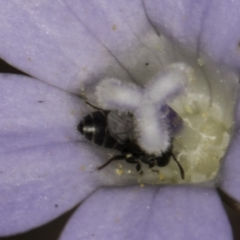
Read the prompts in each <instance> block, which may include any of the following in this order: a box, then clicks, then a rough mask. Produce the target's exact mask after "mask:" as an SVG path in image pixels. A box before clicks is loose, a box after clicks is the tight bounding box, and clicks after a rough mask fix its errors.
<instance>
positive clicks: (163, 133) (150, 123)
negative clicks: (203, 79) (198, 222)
mask: <svg viewBox="0 0 240 240" xmlns="http://www.w3.org/2000/svg"><path fill="white" fill-rule="evenodd" d="M191 75H192V70H191V68H190V67H189V66H187V65H186V64H183V63H176V64H172V65H170V66H169V67H167V68H166V69H165V70H164V71H163V72H161V73H160V74H158V75H156V76H155V77H154V78H153V79H152V80H151V81H150V82H149V83H148V84H147V85H146V86H145V88H144V89H143V88H140V87H138V86H137V85H134V84H129V83H123V82H121V81H120V80H118V79H114V78H109V79H104V80H103V81H102V82H101V83H100V84H99V85H98V86H97V88H96V97H97V101H98V104H99V105H100V106H101V107H102V108H103V109H106V110H120V111H130V112H132V113H133V114H134V117H135V122H136V126H135V131H136V133H137V141H138V144H139V146H140V147H141V148H142V149H143V150H144V151H145V152H146V153H148V154H154V155H157V156H159V155H161V154H162V152H164V151H166V150H167V149H168V147H169V146H170V140H171V136H170V133H169V126H168V124H167V122H168V121H167V119H165V116H161V112H160V109H161V107H162V106H163V105H165V104H166V102H167V101H169V100H172V99H173V98H175V97H176V96H177V95H179V94H180V93H181V92H182V91H183V90H184V89H185V87H186V85H187V83H188V81H190V79H191Z"/></svg>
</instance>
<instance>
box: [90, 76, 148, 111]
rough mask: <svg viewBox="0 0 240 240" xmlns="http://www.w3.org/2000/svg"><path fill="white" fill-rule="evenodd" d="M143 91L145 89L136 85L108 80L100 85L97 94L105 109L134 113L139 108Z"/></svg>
mask: <svg viewBox="0 0 240 240" xmlns="http://www.w3.org/2000/svg"><path fill="white" fill-rule="evenodd" d="M142 91H143V89H141V88H140V87H139V86H137V85H135V84H132V83H124V82H122V81H120V80H118V79H115V78H107V79H104V80H103V81H101V82H100V83H99V84H98V86H97V88H96V93H95V94H96V97H97V102H98V104H99V105H100V106H101V107H102V108H103V109H106V110H121V111H133V110H134V109H136V108H137V107H138V106H139V103H140V101H141V98H142Z"/></svg>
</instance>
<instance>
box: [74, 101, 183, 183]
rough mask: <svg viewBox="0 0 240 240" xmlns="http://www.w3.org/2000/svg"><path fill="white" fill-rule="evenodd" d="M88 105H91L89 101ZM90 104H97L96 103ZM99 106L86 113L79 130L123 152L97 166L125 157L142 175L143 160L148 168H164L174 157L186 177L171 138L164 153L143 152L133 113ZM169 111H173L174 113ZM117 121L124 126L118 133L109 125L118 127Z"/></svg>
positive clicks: (103, 144)
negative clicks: (133, 129)
mask: <svg viewBox="0 0 240 240" xmlns="http://www.w3.org/2000/svg"><path fill="white" fill-rule="evenodd" d="M87 103H88V102H87ZM88 104H89V105H91V104H90V103H88ZM91 106H92V107H94V106H93V105H91ZM94 108H96V107H94ZM96 109H98V111H94V112H92V113H90V114H88V115H86V116H85V117H84V118H83V119H82V120H81V121H80V123H79V124H78V126H77V129H78V131H79V132H80V133H81V134H82V135H84V136H85V138H86V139H88V140H89V141H91V142H93V143H94V144H96V145H99V146H101V147H104V148H112V149H116V150H118V151H120V154H119V155H114V156H112V157H111V158H110V159H109V160H108V161H107V162H106V163H104V164H103V165H102V166H100V167H98V169H99V170H100V169H103V168H104V167H106V166H107V165H108V164H109V163H111V162H113V161H116V160H125V161H126V162H128V163H131V164H136V170H137V172H139V173H140V174H142V173H143V172H142V165H141V164H142V163H144V164H147V165H148V166H149V168H152V167H154V166H158V167H164V166H166V165H168V163H169V161H170V159H171V158H172V159H173V160H174V161H175V162H176V163H177V165H178V167H179V170H180V174H181V178H182V179H184V170H183V168H182V166H181V165H180V163H179V162H178V161H177V159H176V157H175V156H174V154H173V144H172V140H171V145H170V147H169V148H168V149H167V151H165V152H163V153H162V155H161V156H154V155H150V154H148V153H146V152H145V151H143V150H142V149H141V147H140V146H139V145H138V144H137V143H136V141H135V140H134V133H133V132H132V129H130V128H132V126H133V116H132V115H131V114H130V113H124V114H122V115H120V116H119V115H118V114H117V112H116V111H106V110H102V109H99V108H96ZM172 111H173V110H172ZM169 112H170V113H171V114H173V112H171V111H169ZM175 118H176V115H175ZM175 121H176V119H175ZM113 123H115V124H113ZM116 123H118V125H120V127H116V128H118V129H119V128H120V129H122V130H123V132H118V133H117V132H116V130H115V132H114V131H113V130H111V127H110V126H111V125H112V124H113V125H114V126H116ZM124 128H125V130H124Z"/></svg>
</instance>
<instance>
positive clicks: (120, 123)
mask: <svg viewBox="0 0 240 240" xmlns="http://www.w3.org/2000/svg"><path fill="white" fill-rule="evenodd" d="M108 130H109V132H110V134H111V135H112V136H113V137H114V138H115V139H116V140H117V141H118V142H119V143H124V141H126V139H133V138H134V125H133V117H132V115H131V114H130V113H127V112H121V113H120V112H118V111H111V112H110V113H109V114H108Z"/></svg>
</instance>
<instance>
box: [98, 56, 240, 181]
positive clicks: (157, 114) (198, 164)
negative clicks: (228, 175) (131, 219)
mask: <svg viewBox="0 0 240 240" xmlns="http://www.w3.org/2000/svg"><path fill="white" fill-rule="evenodd" d="M196 65H197V67H196V66H195V65H190V64H186V63H182V62H181V63H173V64H169V65H168V66H167V67H165V68H164V69H162V70H161V71H160V72H159V73H157V74H156V75H155V76H153V77H152V79H150V80H149V81H148V82H147V84H145V86H144V87H142V86H139V85H137V84H134V83H129V82H123V81H122V80H120V79H117V78H104V79H102V80H101V81H100V82H99V83H98V84H96V88H95V94H94V95H95V99H96V104H97V106H98V107H99V108H100V109H102V110H104V111H109V114H108V117H107V119H108V120H107V121H108V126H107V128H108V130H109V132H110V133H111V135H112V136H113V137H114V138H115V139H116V140H117V142H118V143H119V144H120V145H121V146H124V147H122V148H115V149H117V150H118V151H115V150H114V148H112V149H108V153H109V152H110V153H111V157H110V161H108V160H107V159H106V161H105V162H107V161H108V162H107V163H104V162H103V164H104V165H102V166H100V168H99V169H100V171H102V172H105V173H106V174H108V173H109V172H111V174H115V176H116V177H117V178H122V179H128V180H129V182H130V183H134V182H135V183H139V184H162V183H170V184H176V183H203V182H207V183H209V182H214V179H216V177H217V174H218V170H219V168H220V160H221V159H222V158H223V156H224V153H225V151H226V149H227V147H228V144H229V142H230V136H231V131H232V128H233V120H232V118H233V106H234V100H235V90H236V89H233V88H231V87H229V84H227V81H226V79H227V80H228V79H234V81H235V75H234V76H233V75H232V74H231V73H228V72H227V73H226V71H225V72H224V73H223V72H222V71H220V70H219V69H218V68H216V67H214V68H213V67H212V65H211V70H209V69H208V68H205V69H204V71H202V68H203V67H205V66H206V65H205V63H204V61H203V60H202V59H200V60H199V59H198V60H197V61H196ZM206 69H207V70H209V71H208V76H211V77H212V79H213V80H209V79H208V78H207V80H206V75H205V72H206V71H207V70H206ZM212 69H213V70H212ZM203 72H204V74H203ZM199 79H200V80H199ZM216 79H217V80H216ZM119 152H120V153H119ZM139 153H140V154H139ZM119 155H120V157H119ZM114 156H117V157H115V158H114ZM111 159H112V160H111ZM103 174H104V173H103ZM120 185H121V184H120Z"/></svg>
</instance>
